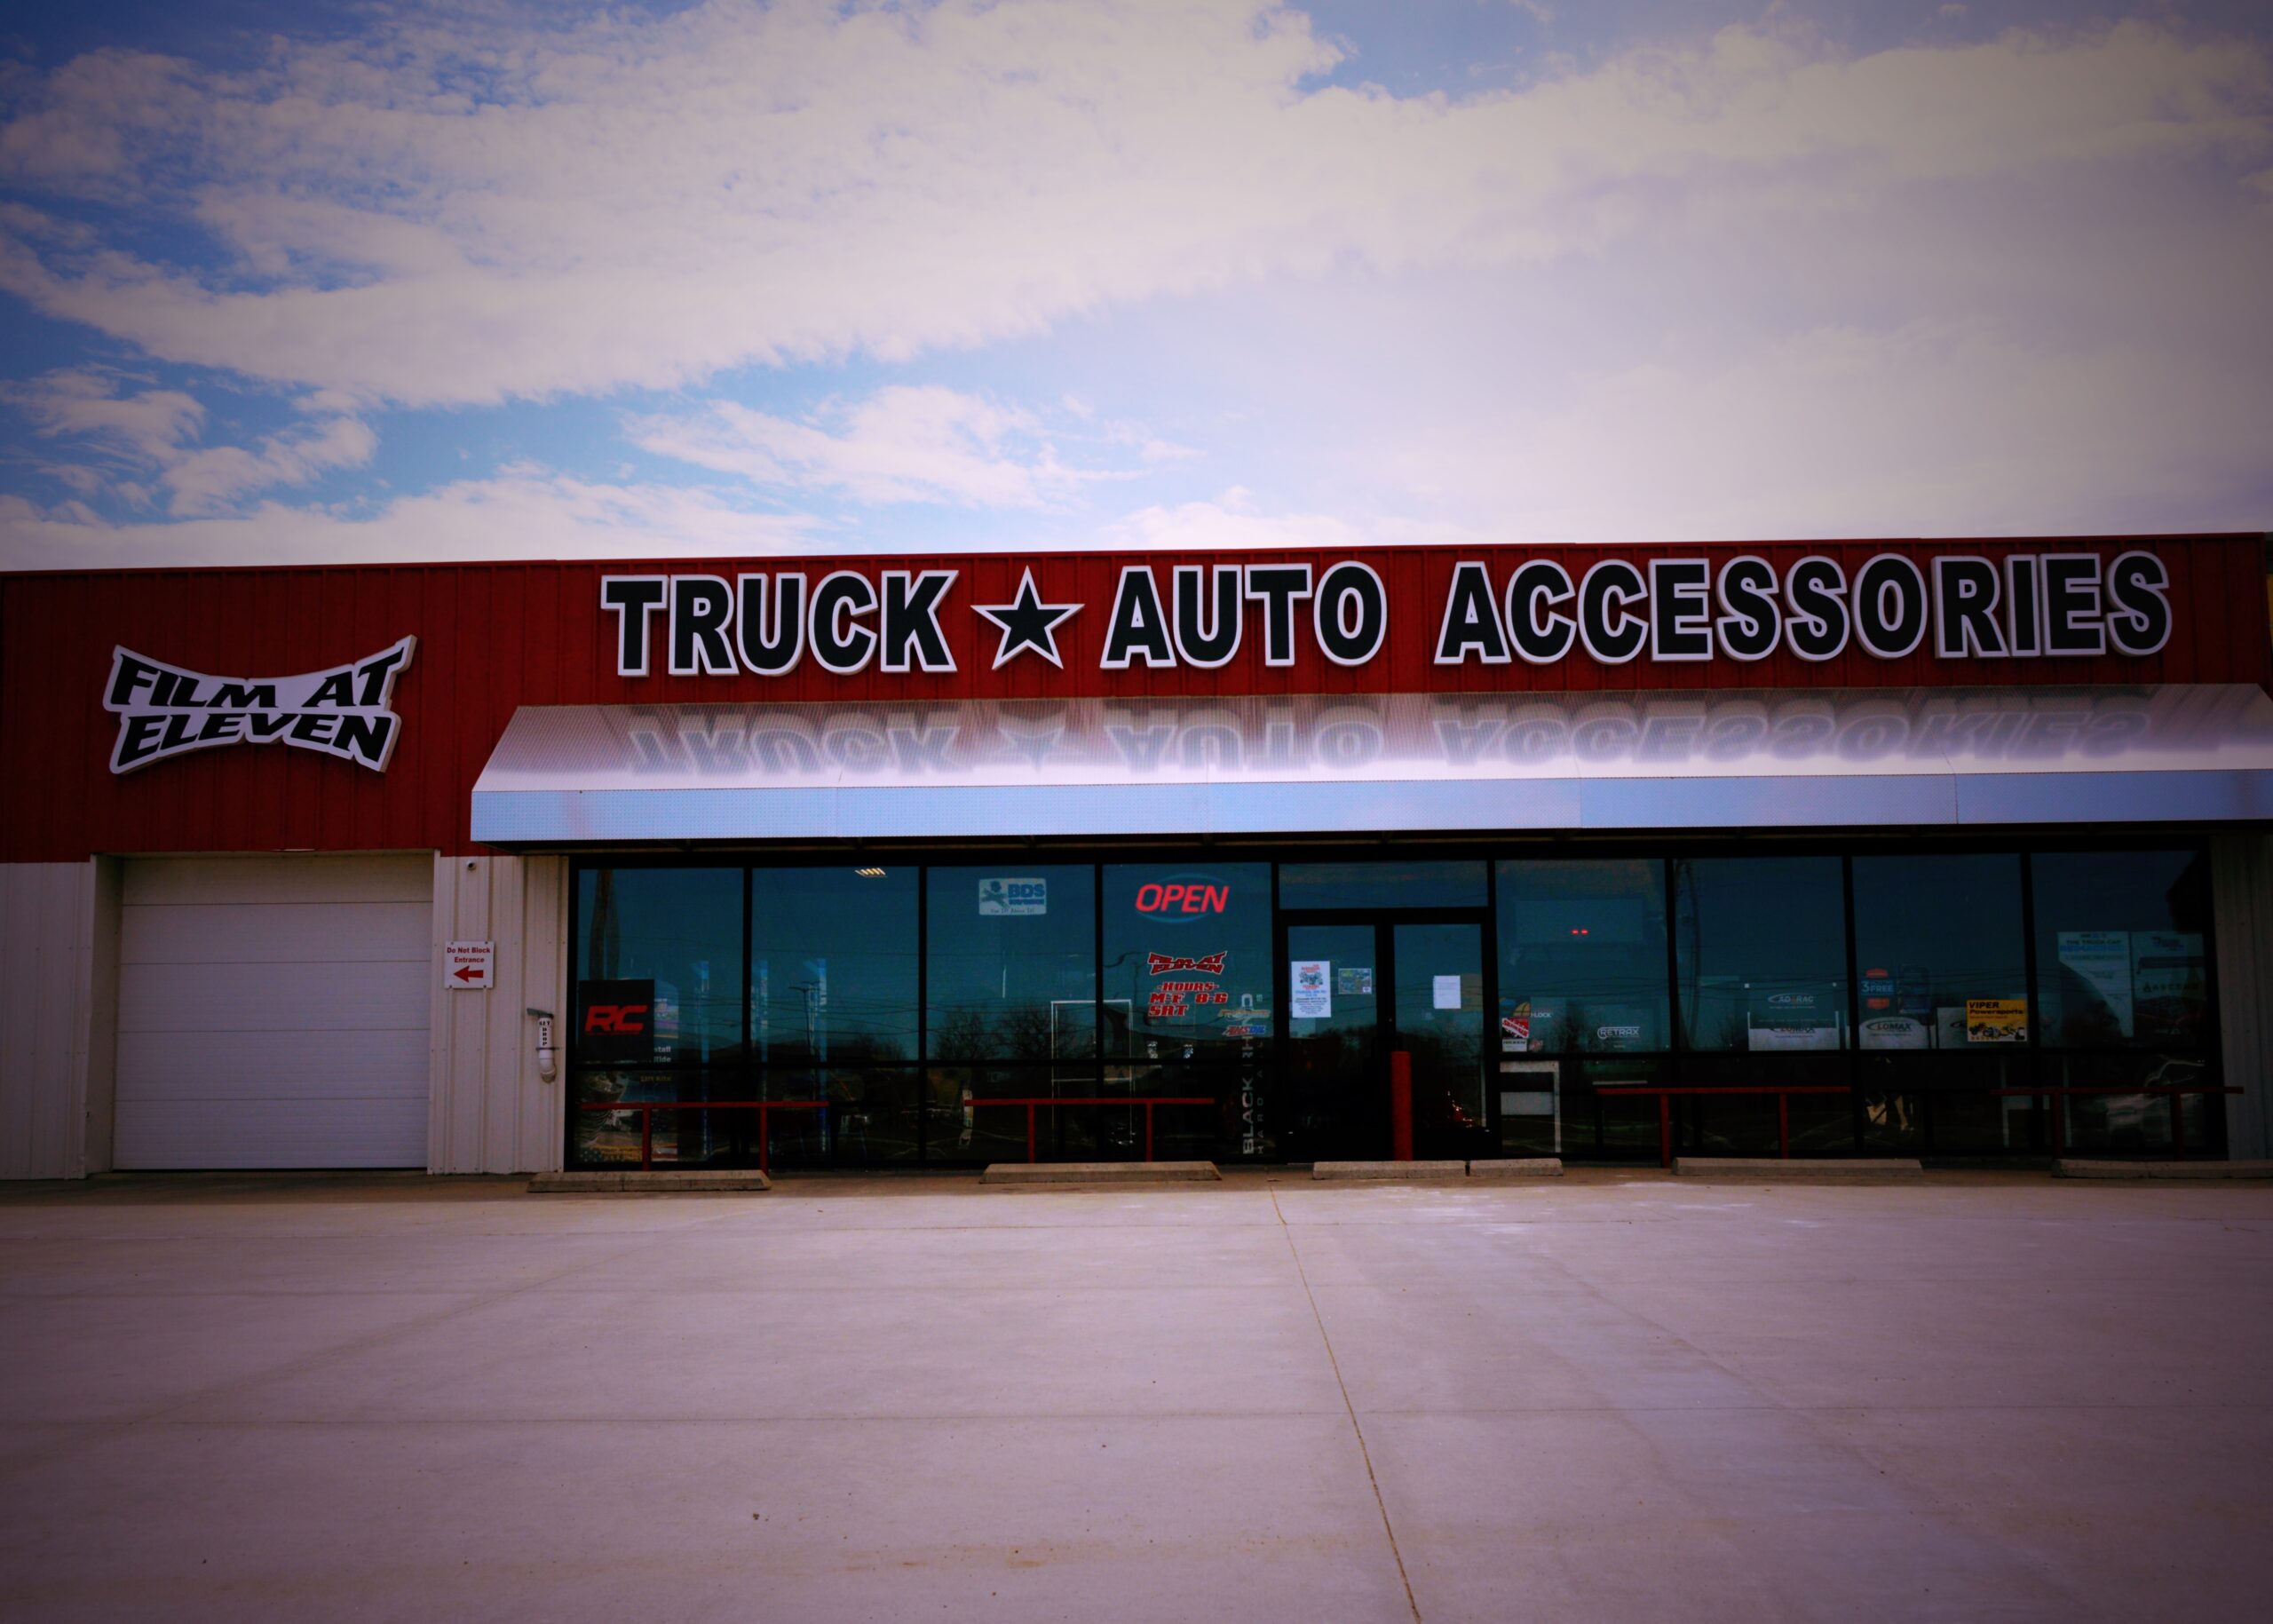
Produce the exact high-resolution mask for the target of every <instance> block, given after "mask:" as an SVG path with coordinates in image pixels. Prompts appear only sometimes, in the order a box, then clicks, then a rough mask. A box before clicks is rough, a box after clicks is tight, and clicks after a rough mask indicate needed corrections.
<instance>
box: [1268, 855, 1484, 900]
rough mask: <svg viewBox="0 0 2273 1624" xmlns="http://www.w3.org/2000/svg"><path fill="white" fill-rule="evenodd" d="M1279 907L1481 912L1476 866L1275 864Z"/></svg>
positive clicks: (1479, 876) (1392, 862)
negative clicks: (1464, 909)
mask: <svg viewBox="0 0 2273 1624" xmlns="http://www.w3.org/2000/svg"><path fill="white" fill-rule="evenodd" d="M1483 906H1484V865H1483V864H1482V863H1480V862H1421V861H1416V860H1402V859H1397V858H1390V859H1387V860H1372V861H1364V862H1354V863H1281V864H1279V907H1483Z"/></svg>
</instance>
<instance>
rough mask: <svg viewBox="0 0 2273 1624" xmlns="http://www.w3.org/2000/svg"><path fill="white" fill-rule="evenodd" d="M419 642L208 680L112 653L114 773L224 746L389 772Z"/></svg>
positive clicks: (109, 690) (109, 697) (106, 700)
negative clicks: (275, 748)
mask: <svg viewBox="0 0 2273 1624" xmlns="http://www.w3.org/2000/svg"><path fill="white" fill-rule="evenodd" d="M417 646H418V639H417V638H403V639H402V640H401V641H400V642H398V643H395V644H392V645H391V646H388V647H386V648H383V649H381V650H380V651H379V652H378V653H377V654H373V655H371V656H370V657H369V658H368V659H363V660H358V661H354V662H352V664H348V665H336V666H333V667H331V668H329V669H326V670H321V671H309V672H306V673H305V674H304V675H302V676H298V677H209V676H207V675H206V674H205V673H204V672H202V671H192V670H186V669H183V668H182V667H180V666H178V665H168V664H166V663H165V661H162V660H153V659H150V658H149V657H148V656H147V655H143V654H136V653H135V652H134V651H133V650H131V649H130V648H125V647H120V648H115V649H113V650H112V651H111V661H110V682H109V685H108V686H107V687H106V688H105V689H104V691H103V709H106V710H108V711H111V712H113V713H115V715H116V716H117V717H118V738H117V741H115V743H114V744H113V745H112V746H111V752H110V770H111V771H112V772H132V771H133V770H134V769H135V768H137V767H143V766H147V765H148V764H150V763H152V762H154V761H163V760H164V759H166V758H167V757H170V756H181V755H186V754H187V753H188V752H189V751H191V750H208V749H214V748H215V747H216V746H218V745H224V744H277V743H282V744H287V745H289V746H291V747H292V748H293V749H302V750H317V751H320V752H321V753H322V754H324V755H326V756H336V757H338V758H339V759H340V760H342V761H352V762H355V763H357V764H360V765H362V766H366V767H369V768H370V769H371V770H372V771H374V772H385V771H386V768H387V759H388V757H391V756H392V755H393V754H394V747H395V741H396V740H397V739H398V738H399V737H400V735H401V733H402V718H401V717H398V716H397V715H395V713H394V712H393V711H392V709H389V707H390V706H391V705H392V703H393V702H394V684H395V678H396V677H400V676H401V675H402V673H403V671H404V669H406V668H407V667H408V665H409V664H410V656H411V653H412V651H413V650H415V649H416V647H417Z"/></svg>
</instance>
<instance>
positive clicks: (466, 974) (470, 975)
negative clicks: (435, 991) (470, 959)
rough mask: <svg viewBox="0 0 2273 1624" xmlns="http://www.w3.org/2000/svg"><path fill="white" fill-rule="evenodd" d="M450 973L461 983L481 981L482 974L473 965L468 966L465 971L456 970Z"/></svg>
mask: <svg viewBox="0 0 2273 1624" xmlns="http://www.w3.org/2000/svg"><path fill="white" fill-rule="evenodd" d="M450 973H451V974H452V975H454V976H455V977H456V978H458V979H459V980H461V981H479V980H480V979H481V972H480V971H479V970H476V969H475V968H474V967H473V966H472V965H471V964H468V965H467V966H465V968H464V969H463V970H452V971H450Z"/></svg>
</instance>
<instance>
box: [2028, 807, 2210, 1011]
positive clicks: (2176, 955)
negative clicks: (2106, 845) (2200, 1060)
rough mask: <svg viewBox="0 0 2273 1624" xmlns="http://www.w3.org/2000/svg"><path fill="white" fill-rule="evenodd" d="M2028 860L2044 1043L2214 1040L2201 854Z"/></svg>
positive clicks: (2052, 855)
mask: <svg viewBox="0 0 2273 1624" xmlns="http://www.w3.org/2000/svg"><path fill="white" fill-rule="evenodd" d="M2030 863H2031V877H2032V880H2033V883H2034V887H2035V892H2036V978H2037V1024H2038V1025H2037V1029H2038V1032H2039V1034H2040V1035H2041V1037H2042V1039H2043V1041H2044V1042H2047V1043H2050V1044H2054V1045H2056V1046H2059V1047H2062V1048H2068V1049H2153V1048H2158V1047H2162V1048H2176V1049H2190V1048H2198V1047H2202V1046H2206V1045H2207V1044H2208V1043H2210V1042H2212V1041H2213V1039H2214V1035H2215V1034H2213V1033H2212V1032H2211V1031H2210V1030H2209V1026H2208V1020H2209V1003H2210V996H2209V973H2208V963H2209V957H2208V954H2209V946H2208V944H2209V930H2210V876H2209V864H2208V862H2207V861H2206V858H2205V856H2204V854H2203V853H2202V852H2198V851H2193V852H2188V851H2175V852H2173V851H2163V852H2039V853H2037V854H2036V855H2035V856H2034V857H2032V858H2031V859H2030Z"/></svg>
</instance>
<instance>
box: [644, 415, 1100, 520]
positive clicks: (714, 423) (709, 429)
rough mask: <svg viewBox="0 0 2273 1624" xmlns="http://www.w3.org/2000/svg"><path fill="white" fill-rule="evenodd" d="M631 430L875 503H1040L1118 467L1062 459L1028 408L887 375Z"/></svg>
mask: <svg viewBox="0 0 2273 1624" xmlns="http://www.w3.org/2000/svg"><path fill="white" fill-rule="evenodd" d="M627 432H629V434H630V438H631V440H632V442H633V443H634V444H636V445H638V446H639V447H641V448H643V449H645V450H648V451H652V452H653V453H655V454H656V455H657V456H669V457H675V458H677V459H678V460H679V461H681V462H685V463H694V464H695V465H696V466H698V467H701V468H708V469H710V470H712V471H716V472H719V473H729V474H733V475H735V476H737V477H738V478H741V479H747V480H748V481H749V482H750V483H752V484H754V485H758V486H763V487H774V488H779V489H783V490H803V491H818V492H826V493H828V494H830V495H843V496H847V497H850V498H851V500H853V501H855V502H859V503H869V504H872V505H875V504H883V503H915V502H926V503H950V504H953V505H955V506H961V507H973V508H1026V509H1039V508H1046V507H1050V506H1054V505H1057V504H1058V503H1062V502H1064V501H1065V499H1066V498H1067V497H1069V496H1071V495H1073V493H1074V492H1075V491H1077V490H1078V489H1079V488H1080V487H1081V486H1082V485H1084V484H1086V483H1088V482H1089V481H1092V480H1095V479H1106V478H1113V477H1117V476H1115V475H1114V474H1113V473H1111V472H1110V471H1102V470H1088V471H1084V470H1078V469H1074V468H1069V467H1067V466H1066V465H1065V463H1062V462H1061V461H1059V459H1058V454H1057V448H1056V447H1055V446H1053V445H1052V444H1051V443H1050V441H1049V438H1048V437H1047V435H1046V433H1045V432H1044V429H1043V426H1042V424H1041V421H1040V420H1039V419H1038V418H1036V417H1035V416H1034V414H1032V413H1031V412H1028V411H1025V410H1023V409H1021V408H1016V407H1009V406H1003V405H1000V404H998V403H996V402H994V401H992V400H986V399H983V398H981V397H979V396H978V395H971V394H964V393H962V392H958V391H956V390H952V389H944V388H940V387H938V386H936V385H925V386H909V385H903V384H895V385H891V386H888V387H886V388H883V389H880V390H877V391H876V392H875V393H874V394H871V395H869V396H867V398H866V399H864V400H857V401H850V402H847V401H837V402H832V403H830V404H829V405H828V406H827V407H825V408H823V409H822V410H821V411H820V412H819V413H817V414H815V416H813V417H812V419H809V420H806V421H797V420H795V419H791V418H787V417H778V416H772V415H771V414H768V413H765V412H758V411H752V410H751V409H749V408H748V407H744V406H740V405H736V404H734V403H733V402H731V401H719V402H716V403H714V404H712V405H710V406H709V407H707V408H704V409H703V410H701V411H700V412H696V413H693V414H686V415H677V416H672V415H662V416H643V417H638V418H635V419H633V420H632V421H631V422H630V424H628V425H627Z"/></svg>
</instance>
